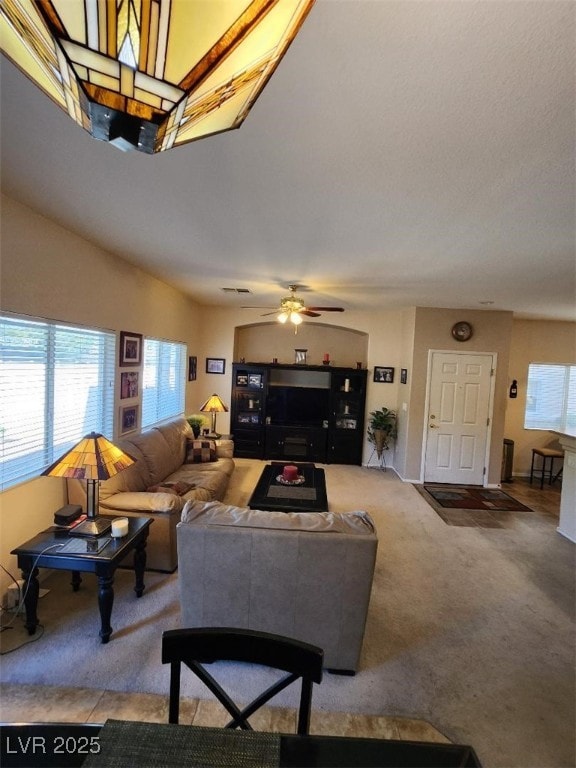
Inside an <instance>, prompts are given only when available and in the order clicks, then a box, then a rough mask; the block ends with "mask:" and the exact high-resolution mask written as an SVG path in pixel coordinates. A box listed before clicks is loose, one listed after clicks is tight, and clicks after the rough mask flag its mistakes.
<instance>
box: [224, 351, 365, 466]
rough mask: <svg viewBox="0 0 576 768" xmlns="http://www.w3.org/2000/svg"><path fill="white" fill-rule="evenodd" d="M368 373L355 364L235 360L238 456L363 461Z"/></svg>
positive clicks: (233, 425)
mask: <svg viewBox="0 0 576 768" xmlns="http://www.w3.org/2000/svg"><path fill="white" fill-rule="evenodd" d="M366 375H367V372H366V371H365V370H357V369H352V368H332V367H328V366H304V365H302V366H301V365H287V366H282V365H277V364H266V363H261V364H259V363H247V364H244V363H235V364H234V366H233V371H232V397H231V402H232V413H231V431H232V434H233V437H234V453H235V455H236V456H240V457H245V458H254V459H263V458H267V459H276V460H288V461H312V462H319V463H337V464H361V463H362V446H363V442H364V411H365V402H366Z"/></svg>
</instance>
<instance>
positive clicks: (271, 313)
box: [260, 307, 280, 317]
mask: <svg viewBox="0 0 576 768" xmlns="http://www.w3.org/2000/svg"><path fill="white" fill-rule="evenodd" d="M261 309H264V307H261ZM277 312H280V310H279V309H275V310H274V311H273V312H264V314H262V315H260V317H268V315H275V314H276V313H277Z"/></svg>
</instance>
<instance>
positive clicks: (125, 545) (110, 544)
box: [11, 517, 154, 643]
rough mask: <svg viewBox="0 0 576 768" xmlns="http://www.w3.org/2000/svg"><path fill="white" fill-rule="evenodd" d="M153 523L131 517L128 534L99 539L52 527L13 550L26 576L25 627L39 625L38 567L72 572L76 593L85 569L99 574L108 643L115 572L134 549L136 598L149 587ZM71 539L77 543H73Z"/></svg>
mask: <svg viewBox="0 0 576 768" xmlns="http://www.w3.org/2000/svg"><path fill="white" fill-rule="evenodd" d="M153 522H154V521H153V519H152V518H151V517H129V518H128V533H127V534H126V536H123V537H122V538H118V539H115V538H112V537H111V536H110V535H109V534H108V535H107V536H101V537H99V538H98V539H96V538H81V537H74V536H68V534H67V532H66V533H65V534H64V535H63V534H62V532H61V531H58V530H57V529H55V528H54V527H52V528H49V529H48V530H46V531H43V532H42V533H39V534H38V535H37V536H35V537H34V538H33V539H30V541H27V542H26V543H25V544H22V545H21V546H20V547H16V549H13V550H12V553H11V554H13V555H16V556H17V558H18V567H19V568H20V569H21V570H22V578H23V579H24V587H23V594H24V606H25V608H26V622H25V624H24V626H25V627H26V629H27V630H28V634H29V635H33V634H35V632H36V627H37V626H38V616H37V613H36V610H37V607H38V595H39V591H40V585H39V583H38V568H56V569H59V570H64V571H71V572H72V582H71V584H72V589H73V590H74V591H75V592H77V591H78V589H79V588H80V584H81V583H82V579H81V577H80V573H81V572H85V573H95V574H96V576H97V577H98V587H99V590H98V607H99V609H100V620H101V628H100V637H101V639H102V642H103V643H107V642H108V641H109V640H110V635H111V634H112V626H111V624H110V619H111V616H112V606H113V604H114V589H113V584H114V572H115V571H116V568H117V567H118V565H119V564H120V563H121V561H122V560H123V559H124V558H125V557H126V555H127V554H128V553H129V552H131V551H134V571H135V575H136V584H135V586H134V591H135V592H136V597H142V594H143V592H144V589H145V585H144V569H145V568H146V540H147V538H148V529H149V528H150V525H151V524H152V523H153ZM106 540H107V541H106ZM69 542H75V543H74V544H70V543H69ZM95 542H98V543H99V544H96V543H95ZM104 542H106V543H105V546H104V547H103V548H102V549H100V550H99V551H96V550H97V549H98V546H99V545H101V544H103V543H104ZM70 550H74V551H70ZM75 550H81V551H75ZM90 550H92V551H90Z"/></svg>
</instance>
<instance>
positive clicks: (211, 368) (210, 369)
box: [206, 357, 226, 373]
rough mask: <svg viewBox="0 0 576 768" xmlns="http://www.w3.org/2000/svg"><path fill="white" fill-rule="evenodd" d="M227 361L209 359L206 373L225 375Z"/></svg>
mask: <svg viewBox="0 0 576 768" xmlns="http://www.w3.org/2000/svg"><path fill="white" fill-rule="evenodd" d="M225 369H226V360H224V358H223V357H207V358H206V373H224V371H225Z"/></svg>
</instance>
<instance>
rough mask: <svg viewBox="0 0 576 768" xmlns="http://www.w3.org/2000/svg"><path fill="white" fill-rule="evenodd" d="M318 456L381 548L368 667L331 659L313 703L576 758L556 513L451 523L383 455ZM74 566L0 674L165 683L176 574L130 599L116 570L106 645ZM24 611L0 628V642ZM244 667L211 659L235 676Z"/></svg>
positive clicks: (230, 679)
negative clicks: (334, 671)
mask: <svg viewBox="0 0 576 768" xmlns="http://www.w3.org/2000/svg"><path fill="white" fill-rule="evenodd" d="M261 469H262V463H261V462H256V461H250V460H247V459H238V460H237V468H236V471H235V473H234V475H233V478H232V482H231V485H230V488H229V492H228V494H227V497H226V501H227V502H230V503H236V504H241V505H243V504H245V503H246V501H247V500H248V498H249V496H250V493H251V491H252V489H253V488H254V486H255V484H256V481H257V479H258V477H259V475H260V472H261ZM325 470H326V481H327V487H328V498H329V502H330V508H331V510H333V511H337V512H338V511H347V510H353V509H365V510H366V511H368V512H369V513H370V514H371V515H372V516H373V518H374V520H375V522H376V525H377V529H378V537H379V548H378V558H377V563H376V573H375V578H374V586H373V591H372V598H371V604H370V610H369V615H368V621H367V626H366V635H365V642H364V648H363V654H362V660H361V669H360V670H359V672H358V674H357V675H356V676H355V677H341V676H336V675H330V674H326V675H325V676H324V680H323V681H322V683H321V685H318V686H315V690H314V698H313V706H314V709H315V710H317V711H326V712H349V713H362V714H373V715H387V716H399V717H402V716H405V717H412V718H421V719H422V720H426V721H428V722H430V723H431V724H432V725H434V726H435V727H436V728H438V730H439V731H441V732H442V733H444V734H445V735H446V736H447V737H448V738H450V739H451V740H452V741H454V742H457V743H466V744H472V745H473V746H474V748H475V749H476V752H477V754H478V756H479V758H480V760H481V761H482V764H483V765H484V768H532V767H533V768H536V766H538V767H539V768H547V767H550V768H569V766H574V764H575V755H576V751H575V743H574V742H575V732H574V731H575V729H574V722H575V717H576V712H575V700H576V699H575V679H574V667H575V650H574V649H575V622H574V612H575V584H574V565H575V562H574V551H575V550H574V545H573V544H572V543H571V542H569V541H568V540H566V539H564V538H563V537H562V536H560V535H559V534H558V533H557V531H556V525H557V519H554V518H553V517H550V516H546V515H542V514H539V513H538V512H532V511H530V510H528V511H526V512H506V513H505V514H506V515H509V516H511V517H510V520H509V524H508V526H507V527H506V528H505V529H489V528H479V527H464V526H462V527H450V526H446V525H445V523H444V522H443V521H442V520H441V519H440V518H439V517H438V515H437V514H436V513H435V511H434V510H433V509H432V508H431V507H430V505H429V504H428V503H427V502H426V501H425V500H424V499H423V498H422V496H421V495H420V494H419V493H418V492H417V491H416V490H415V488H414V487H413V486H412V485H411V484H409V483H402V482H401V481H399V480H398V478H397V477H396V476H395V475H394V473H393V472H392V471H390V470H389V471H387V472H383V471H381V470H379V469H368V468H364V467H343V466H339V465H328V466H326V467H325ZM69 580H70V579H69V575H68V574H65V573H62V572H55V573H53V574H52V575H51V576H49V577H48V578H47V579H45V580H44V581H43V583H42V586H43V587H45V588H47V589H49V590H50V591H49V592H48V594H46V595H45V596H44V597H42V598H41V600H40V603H39V617H40V620H41V622H42V624H43V626H44V630H43V635H42V636H41V637H39V639H38V640H37V641H35V642H32V643H29V644H27V645H25V646H23V647H21V648H19V649H18V650H14V651H13V652H12V653H9V654H8V655H4V656H3V657H2V663H1V666H0V681H2V682H5V683H9V684H14V683H20V684H31V683H33V684H37V685H42V684H44V685H65V686H78V687H82V686H83V687H93V688H100V689H108V690H111V691H130V692H140V691H142V692H150V693H166V692H167V690H168V669H167V667H165V666H164V665H162V664H161V660H160V638H161V635H162V631H163V630H164V629H171V628H174V627H178V626H179V625H180V612H179V602H178V589H177V587H178V575H177V573H176V574H171V575H165V574H158V573H148V574H147V576H146V585H147V589H146V592H145V594H144V596H143V597H142V598H141V599H136V598H135V596H134V592H133V589H132V587H133V574H132V573H131V572H129V571H119V572H118V574H117V578H116V582H115V603H114V610H113V615H112V626H113V627H114V633H113V635H112V639H111V641H110V643H109V644H108V645H101V644H100V642H99V638H98V629H99V621H98V612H97V607H96V606H97V585H96V583H95V580H94V579H93V578H91V577H89V576H86V577H85V578H84V581H83V584H82V588H81V589H80V591H79V592H73V591H72V590H71V589H70V586H69ZM19 621H20V620H19V619H18V620H17V621H16V622H15V624H14V629H13V630H11V631H6V632H3V633H2V634H1V635H0V641H1V642H2V647H3V652H4V651H5V650H7V647H8V646H7V645H6V644H5V643H6V642H7V641H5V640H4V636H6V635H12V637H13V638H14V639H13V640H12V641H11V642H13V643H14V645H17V644H18V642H17V633H18V632H21V628H20V629H19V628H18V626H17V625H18V622H19ZM21 639H22V640H28V639H29V638H27V636H26V635H25V633H22V634H21ZM241 666H242V665H219V669H218V674H221V675H222V676H223V679H224V678H225V679H226V681H227V683H231V684H232V687H233V689H234V688H237V689H238V690H242V685H243V681H242V676H243V672H245V670H244V669H242V668H241ZM258 681H259V683H262V682H266V681H267V680H266V679H265V678H262V679H260V677H259V678H258ZM183 683H184V685H183V695H185V696H190V697H199V698H207V696H206V694H205V692H204V691H203V690H202V689H201V687H200V683H198V682H197V681H196V680H195V679H194V678H193V677H192V676H188V675H187V676H185V678H183ZM286 695H287V696H288V692H286ZM279 703H281V704H284V705H285V706H293V705H294V702H293V701H292V700H291V699H288V698H287V699H286V700H285V701H281V702H279Z"/></svg>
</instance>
